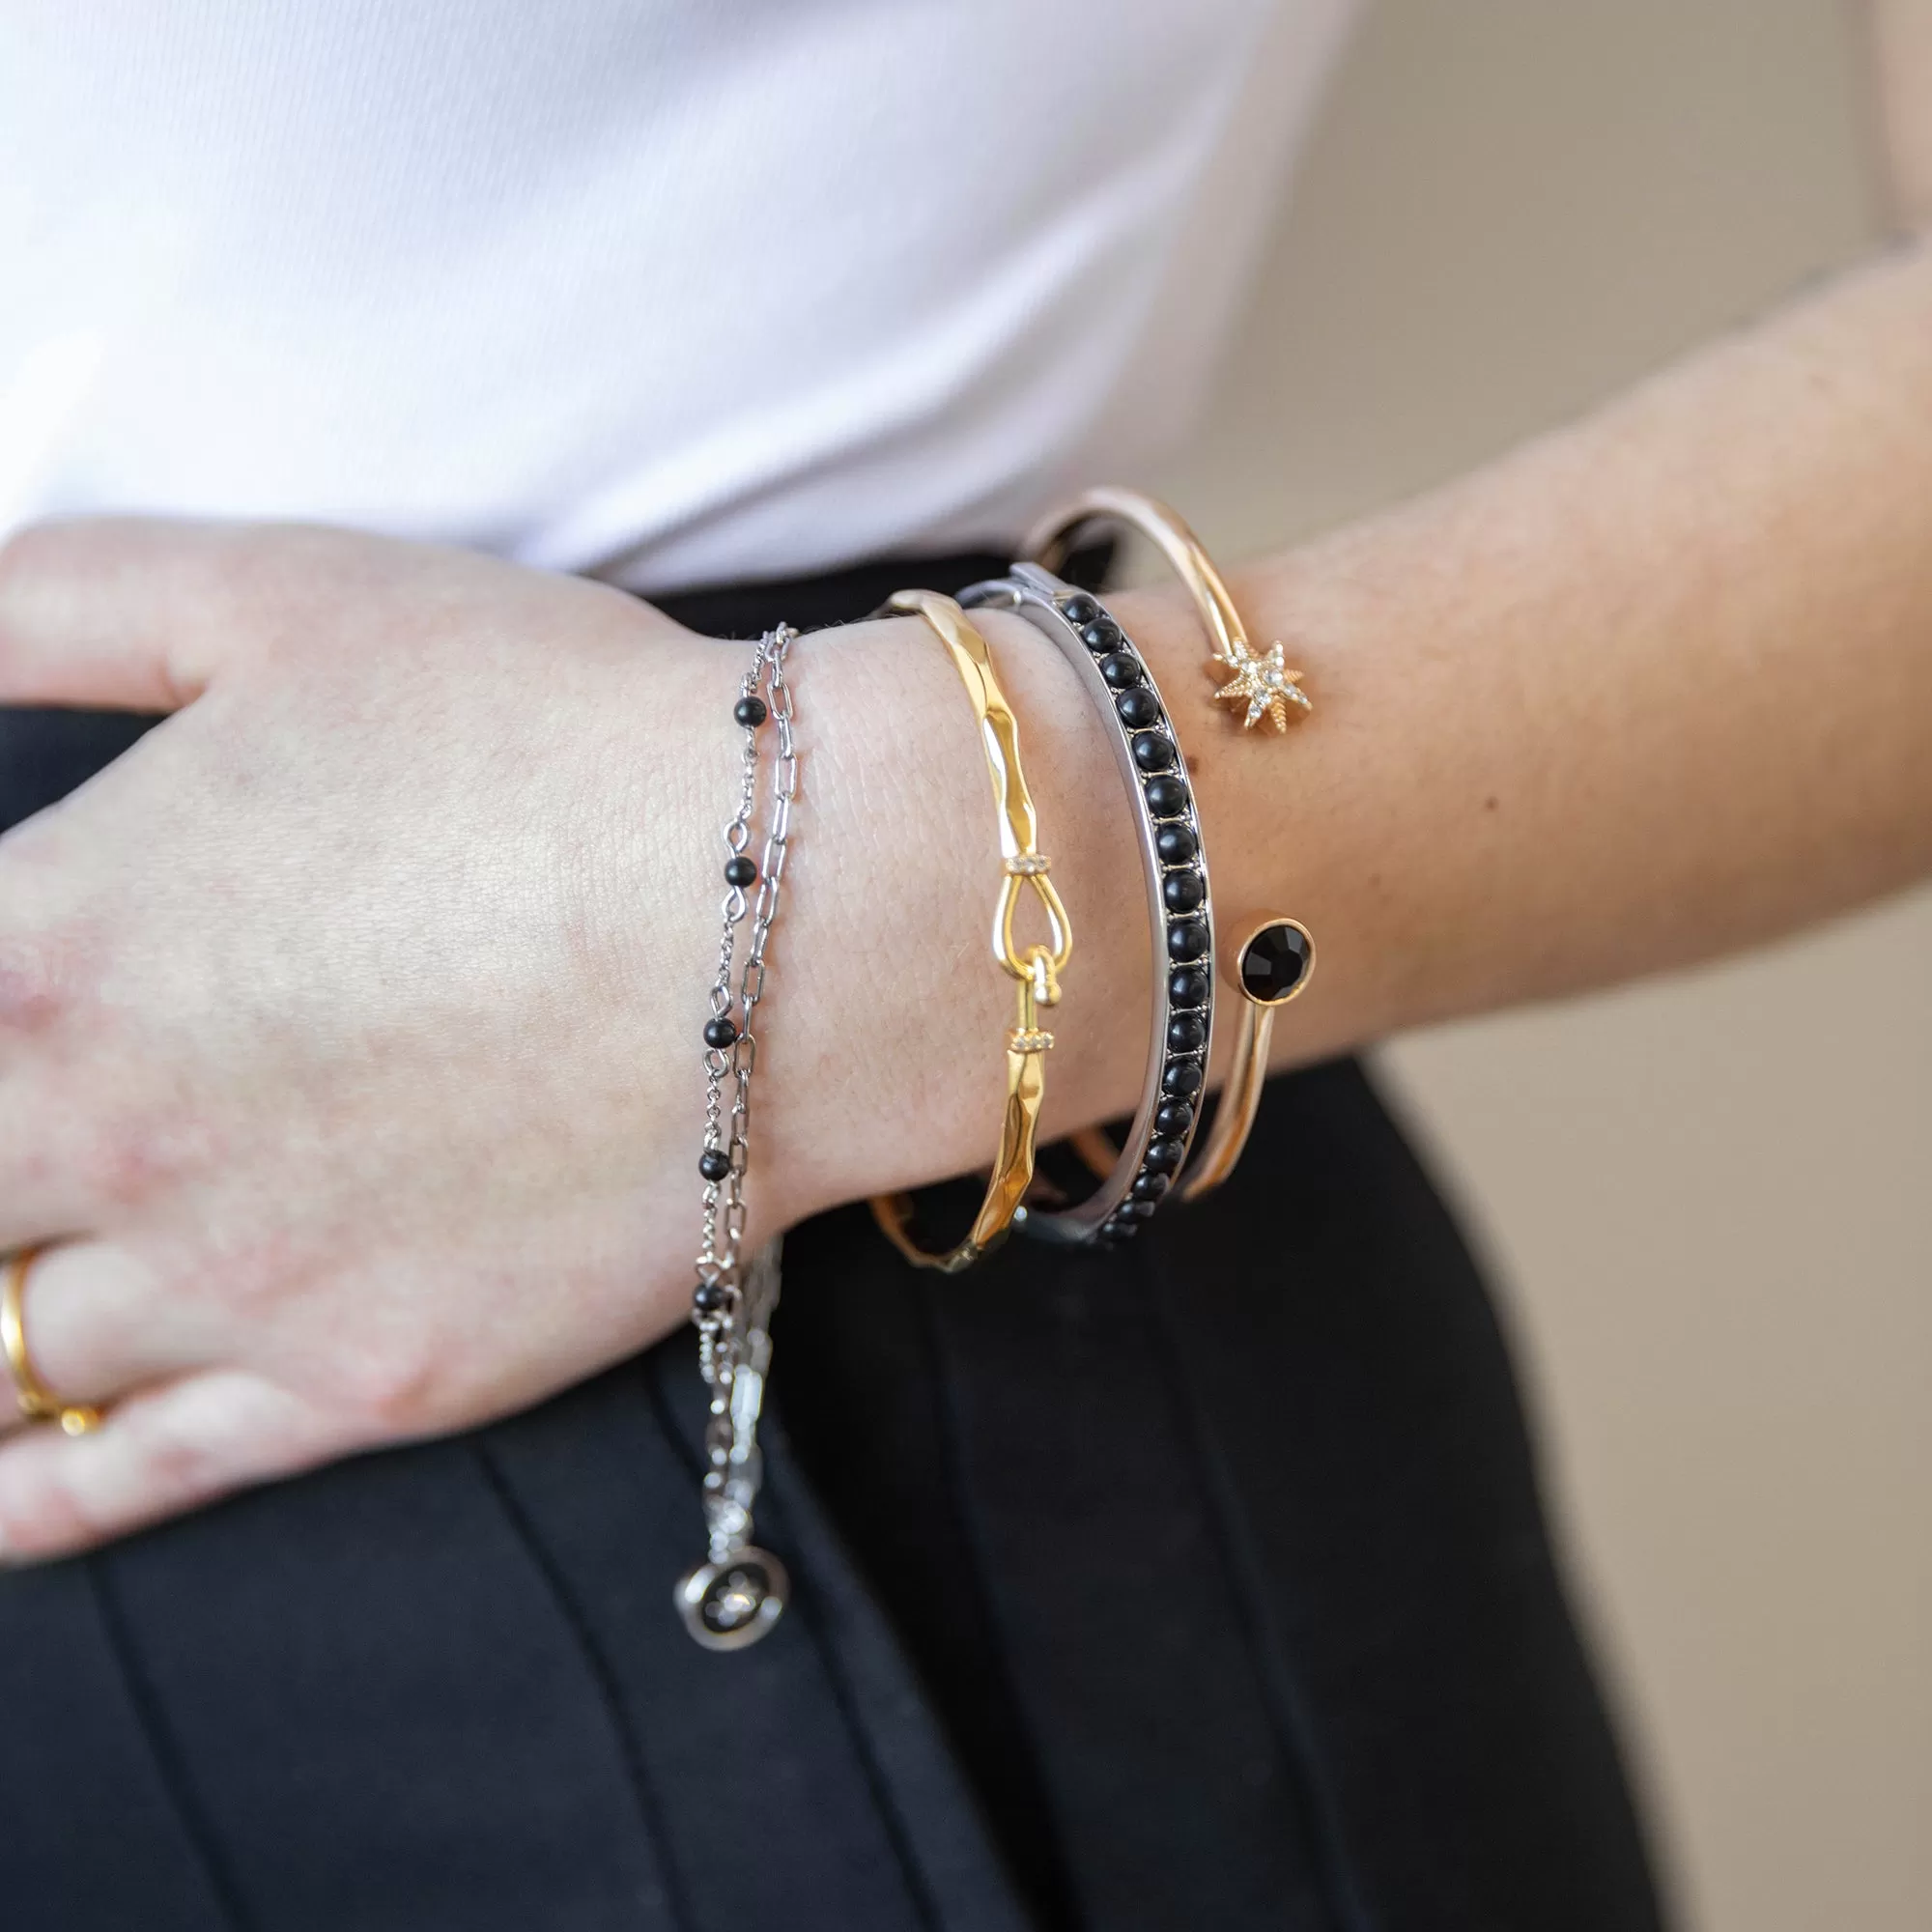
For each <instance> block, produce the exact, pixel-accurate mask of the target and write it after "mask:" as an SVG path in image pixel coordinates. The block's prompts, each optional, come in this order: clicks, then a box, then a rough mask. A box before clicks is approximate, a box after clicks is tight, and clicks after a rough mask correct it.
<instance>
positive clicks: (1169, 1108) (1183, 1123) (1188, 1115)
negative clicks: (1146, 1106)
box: [1153, 1100, 1194, 1140]
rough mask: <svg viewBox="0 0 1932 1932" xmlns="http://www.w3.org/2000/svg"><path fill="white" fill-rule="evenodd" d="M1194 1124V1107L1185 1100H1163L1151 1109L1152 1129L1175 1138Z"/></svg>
mask: <svg viewBox="0 0 1932 1932" xmlns="http://www.w3.org/2000/svg"><path fill="white" fill-rule="evenodd" d="M1193 1124H1194V1109H1193V1108H1192V1107H1190V1106H1189V1105H1188V1104H1187V1102H1186V1101H1185V1100H1163V1101H1162V1102H1161V1103H1160V1105H1159V1106H1158V1107H1156V1108H1155V1109H1154V1110H1153V1130H1154V1132H1155V1133H1157V1134H1171V1135H1173V1136H1174V1137H1175V1138H1176V1139H1177V1140H1178V1139H1179V1137H1180V1136H1181V1135H1182V1134H1184V1133H1186V1131H1187V1130H1188V1128H1189V1127H1191V1126H1192V1125H1193Z"/></svg>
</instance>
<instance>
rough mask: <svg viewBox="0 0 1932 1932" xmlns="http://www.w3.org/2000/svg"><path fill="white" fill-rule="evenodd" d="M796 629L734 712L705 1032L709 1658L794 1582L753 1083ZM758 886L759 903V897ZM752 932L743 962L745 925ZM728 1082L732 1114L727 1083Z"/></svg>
mask: <svg viewBox="0 0 1932 1932" xmlns="http://www.w3.org/2000/svg"><path fill="white" fill-rule="evenodd" d="M797 635H798V634H797V632H795V631H794V630H792V629H791V627H790V626H789V625H784V624H781V625H780V627H779V628H778V629H777V630H776V631H768V632H767V633H766V634H765V636H764V637H762V638H761V639H759V640H758V645H757V648H756V650H755V651H754V652H753V656H752V666H751V668H750V669H749V670H748V671H747V672H746V673H745V679H744V682H743V684H742V685H741V686H740V687H739V693H738V701H737V703H736V704H735V705H733V706H732V709H731V716H732V718H733V720H734V721H735V722H736V723H737V725H739V726H740V727H741V728H742V729H743V731H744V734H745V745H744V758H743V762H742V764H741V767H740V772H739V780H738V810H737V811H736V813H735V814H734V815H733V817H732V819H731V822H730V824H729V825H727V826H726V827H725V852H726V857H725V865H724V867H723V870H724V875H725V898H724V904H723V908H722V911H723V917H724V933H723V937H722V939H721V941H720V944H719V950H718V971H717V975H716V977H715V978H714V979H713V980H712V983H711V1013H710V1017H709V1018H708V1019H706V1021H705V1022H704V1027H703V1035H702V1037H703V1041H704V1092H705V1101H704V1151H703V1152H702V1153H700V1154H699V1155H698V1158H697V1171H698V1174H699V1175H700V1176H701V1177H702V1179H703V1181H704V1238H703V1245H702V1247H701V1248H700V1250H699V1252H698V1256H697V1281H696V1285H695V1286H694V1288H693V1289H692V1293H691V1319H692V1323H693V1325H694V1326H695V1327H696V1330H697V1360H698V1367H699V1369H700V1370H701V1372H702V1374H703V1376H704V1383H705V1388H706V1390H707V1392H708V1394H709V1397H710V1414H709V1417H708V1419H707V1421H706V1423H705V1429H704V1525H705V1533H706V1542H707V1546H708V1548H707V1549H706V1553H705V1558H704V1561H703V1562H701V1563H699V1564H697V1565H696V1567H694V1568H693V1569H692V1570H690V1571H688V1572H687V1573H686V1574H685V1575H684V1576H683V1577H680V1578H679V1579H678V1585H677V1597H676V1601H677V1607H678V1612H679V1614H680V1615H681V1616H682V1617H683V1618H684V1623H685V1628H686V1629H687V1630H688V1631H690V1633H691V1634H692V1635H693V1637H695V1638H696V1640H697V1642H699V1643H701V1644H702V1645H703V1646H704V1647H705V1648H706V1649H707V1650H742V1649H743V1648H744V1647H745V1646H746V1645H747V1644H751V1643H755V1642H756V1641H757V1640H758V1638H759V1637H761V1636H763V1635H764V1634H765V1633H766V1632H767V1631H768V1630H770V1629H771V1627H772V1625H773V1624H775V1623H776V1622H777V1621H778V1619H779V1616H780V1615H781V1612H782V1611H783V1609H784V1605H785V1598H786V1595H787V1594H788V1592H789V1590H790V1587H791V1585H790V1580H789V1578H788V1577H786V1575H785V1568H784V1565H783V1564H782V1563H781V1562H780V1561H779V1559H778V1558H777V1557H776V1556H774V1555H772V1554H771V1553H770V1552H769V1551H768V1550H764V1549H760V1548H757V1547H756V1545H754V1544H753V1542H752V1506H753V1503H754V1502H755V1501H756V1499H757V1494H758V1485H759V1480H760V1471H761V1468H762V1463H761V1461H760V1458H759V1454H758V1413H759V1410H760V1408H761V1407H762V1406H763V1403H764V1392H765V1378H766V1377H767V1376H768V1375H769V1374H770V1372H771V1354H772V1342H771V1318H772V1313H773V1310H774V1309H775V1308H776V1307H777V1306H778V1298H779V1248H780V1243H779V1242H778V1241H777V1240H773V1241H769V1242H767V1243H766V1245H765V1246H764V1247H762V1248H760V1249H759V1250H758V1251H757V1253H756V1254H754V1255H753V1256H752V1257H751V1258H750V1259H749V1260H745V1259H744V1258H743V1257H742V1256H741V1252H740V1251H741V1249H742V1247H743V1244H744V1236H745V1173H746V1169H747V1167H748V1166H749V1164H750V1159H751V1146H752V1076H753V1072H754V1071H755V1070H756V1067H757V1064H758V1035H757V1030H756V1025H755V1021H756V1016H757V1009H758V1003H759V1001H760V1000H761V999H762V998H763V997H764V989H765V943H766V941H767V940H768V939H769V938H770V936H771V929H772V923H773V921H774V920H775V919H776V918H777V917H778V909H779V892H780V888H781V885H782V884H783V882H784V868H785V854H786V851H787V849H788V847H789V841H790V838H791V808H792V802H793V801H794V800H795V799H796V798H797V796H798V752H797V748H796V746H795V745H794V743H793V740H792V700H791V686H790V685H789V684H788V683H787V682H786V679H785V653H786V652H787V651H788V650H789V649H790V647H791V643H792V639H794V638H795V637H796V636H797ZM767 723H769V724H770V725H771V727H772V735H775V736H776V739H777V745H776V750H775V752H774V753H773V760H772V775H771V781H770V790H769V800H768V805H767V811H766V817H765V826H764V834H765V836H764V847H763V853H762V857H761V858H759V859H753V857H752V853H751V844H752V821H753V814H754V812H755V810H756V807H757V803H758V771H759V763H760V760H759V756H758V749H759V738H760V735H761V732H762V728H763V726H764V725H766V724H767ZM753 887H756V889H757V890H756V892H755V894H753V890H752V889H753ZM747 919H749V920H750V922H751V933H750V936H749V938H748V939H747V940H746V941H745V944H744V947H743V956H742V958H741V957H740V947H739V941H738V929H739V927H740V926H741V925H743V924H744V923H746V921H747ZM727 1082H728V1083H729V1086H730V1098H729V1103H728V1106H727V1104H726V1098H725V1088H726V1083H727Z"/></svg>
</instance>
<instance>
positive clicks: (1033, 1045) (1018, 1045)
mask: <svg viewBox="0 0 1932 1932" xmlns="http://www.w3.org/2000/svg"><path fill="white" fill-rule="evenodd" d="M1052 1045H1053V1036H1052V1035H1051V1034H1050V1033H1042V1032H1041V1031H1040V1030H1039V1029H1038V1028H1037V1027H1036V1028H1033V1029H1032V1030H1031V1031H1030V1030H1029V1029H1027V1028H1025V1027H1010V1028H1009V1029H1008V1031H1007V1046H1008V1049H1009V1051H1011V1052H1013V1053H1045V1052H1047V1051H1048V1050H1049V1049H1050V1048H1051V1047H1052Z"/></svg>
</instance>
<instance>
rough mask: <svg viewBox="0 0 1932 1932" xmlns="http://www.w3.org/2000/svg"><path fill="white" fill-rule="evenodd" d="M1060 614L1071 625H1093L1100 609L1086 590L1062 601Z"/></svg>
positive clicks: (1077, 591) (1078, 591)
mask: <svg viewBox="0 0 1932 1932" xmlns="http://www.w3.org/2000/svg"><path fill="white" fill-rule="evenodd" d="M1060 614H1061V615H1062V616H1063V617H1065V619H1066V621H1067V622H1068V623H1069V624H1091V623H1092V622H1093V621H1094V618H1095V617H1097V616H1098V615H1099V614H1100V607H1099V605H1097V604H1096V603H1095V602H1094V600H1093V598H1091V597H1090V596H1088V594H1087V593H1086V591H1084V590H1076V591H1075V592H1074V593H1073V595H1072V596H1071V597H1063V598H1062V599H1061V600H1060Z"/></svg>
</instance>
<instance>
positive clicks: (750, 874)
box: [725, 852, 758, 886]
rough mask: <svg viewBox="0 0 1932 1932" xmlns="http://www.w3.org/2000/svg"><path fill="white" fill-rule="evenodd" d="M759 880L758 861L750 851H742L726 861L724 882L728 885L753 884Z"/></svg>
mask: <svg viewBox="0 0 1932 1932" xmlns="http://www.w3.org/2000/svg"><path fill="white" fill-rule="evenodd" d="M757 882H758V862H757V861H756V860H755V859H753V858H752V857H751V855H750V854H749V853H745V852H740V853H739V854H738V856H737V857H736V858H735V859H727V860H725V884H726V885H727V886H753V885H756V884H757Z"/></svg>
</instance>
